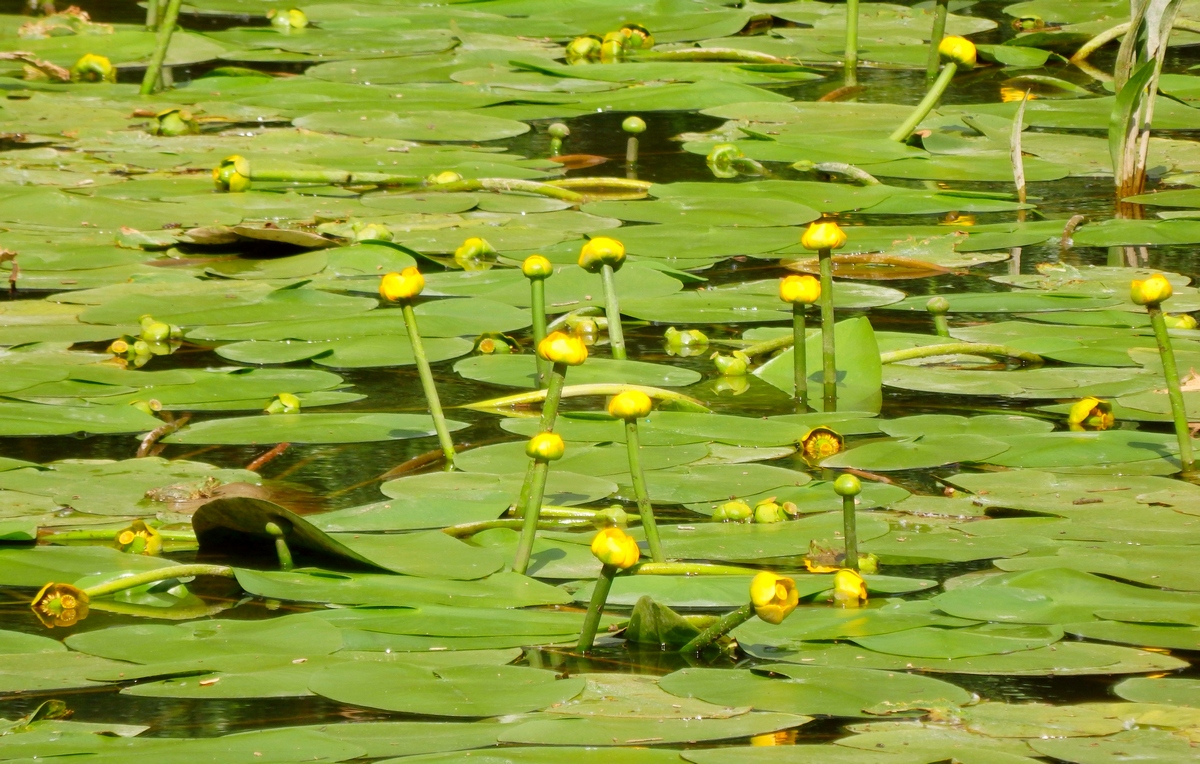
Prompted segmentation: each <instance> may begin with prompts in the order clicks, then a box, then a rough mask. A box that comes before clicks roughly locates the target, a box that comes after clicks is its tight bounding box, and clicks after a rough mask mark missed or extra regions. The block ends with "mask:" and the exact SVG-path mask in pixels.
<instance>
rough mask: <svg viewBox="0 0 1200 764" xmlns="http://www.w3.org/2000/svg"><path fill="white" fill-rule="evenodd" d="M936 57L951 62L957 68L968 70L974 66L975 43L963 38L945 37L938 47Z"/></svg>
mask: <svg viewBox="0 0 1200 764" xmlns="http://www.w3.org/2000/svg"><path fill="white" fill-rule="evenodd" d="M938 55H939V56H941V57H942V59H943V60H945V61H953V62H954V63H956V64H958V65H959V66H962V67H966V68H970V67H972V66H975V58H976V51H975V43H973V42H971V41H970V40H968V39H967V38H965V37H958V36H956V35H947V36H946V37H943V38H942V42H941V44H940V45H938Z"/></svg>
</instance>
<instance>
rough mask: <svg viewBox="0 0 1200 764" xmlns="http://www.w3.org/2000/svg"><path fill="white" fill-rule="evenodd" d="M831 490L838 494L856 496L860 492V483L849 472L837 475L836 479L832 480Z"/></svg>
mask: <svg viewBox="0 0 1200 764" xmlns="http://www.w3.org/2000/svg"><path fill="white" fill-rule="evenodd" d="M833 492H834V493H836V494H837V495H838V496H858V495H859V494H860V493H862V483H861V482H860V481H859V479H858V478H857V477H855V476H854V475H851V474H849V473H847V474H845V475H838V479H837V480H835V481H833Z"/></svg>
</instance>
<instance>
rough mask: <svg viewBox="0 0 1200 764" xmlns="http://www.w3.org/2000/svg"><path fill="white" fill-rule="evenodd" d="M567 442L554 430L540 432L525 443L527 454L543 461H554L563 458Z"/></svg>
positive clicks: (531, 457)
mask: <svg viewBox="0 0 1200 764" xmlns="http://www.w3.org/2000/svg"><path fill="white" fill-rule="evenodd" d="M566 450H567V444H566V443H563V439H562V438H561V437H560V436H559V435H558V433H554V432H539V433H538V434H537V435H534V436H533V437H532V438H530V439H529V442H528V443H526V444H525V455H526V456H528V457H529V458H530V459H537V460H538V461H541V462H553V461H557V460H559V459H561V458H562V455H563V452H564V451H566Z"/></svg>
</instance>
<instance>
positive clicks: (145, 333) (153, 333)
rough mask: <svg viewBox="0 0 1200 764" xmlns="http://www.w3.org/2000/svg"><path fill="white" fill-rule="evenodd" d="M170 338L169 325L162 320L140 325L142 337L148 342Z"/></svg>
mask: <svg viewBox="0 0 1200 764" xmlns="http://www.w3.org/2000/svg"><path fill="white" fill-rule="evenodd" d="M170 338H171V327H170V326H169V325H168V324H164V323H163V322H162V321H151V322H150V323H148V324H143V325H142V339H144V340H145V341H146V342H149V343H152V344H153V343H156V342H165V341H167V340H168V339H170Z"/></svg>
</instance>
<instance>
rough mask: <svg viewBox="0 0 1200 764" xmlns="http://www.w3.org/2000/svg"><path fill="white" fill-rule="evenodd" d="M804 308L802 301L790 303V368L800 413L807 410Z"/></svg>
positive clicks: (806, 357)
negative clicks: (792, 373)
mask: <svg viewBox="0 0 1200 764" xmlns="http://www.w3.org/2000/svg"><path fill="white" fill-rule="evenodd" d="M804 308H805V305H804V304H803V303H799V302H796V303H792V368H793V370H794V376H795V379H796V403H797V404H799V406H800V413H804V412H806V411H808V353H807V352H805V351H806V347H805V345H806V344H807V343H806V342H805V331H806V327H805V326H804ZM747 355H749V354H748V353H747Z"/></svg>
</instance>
